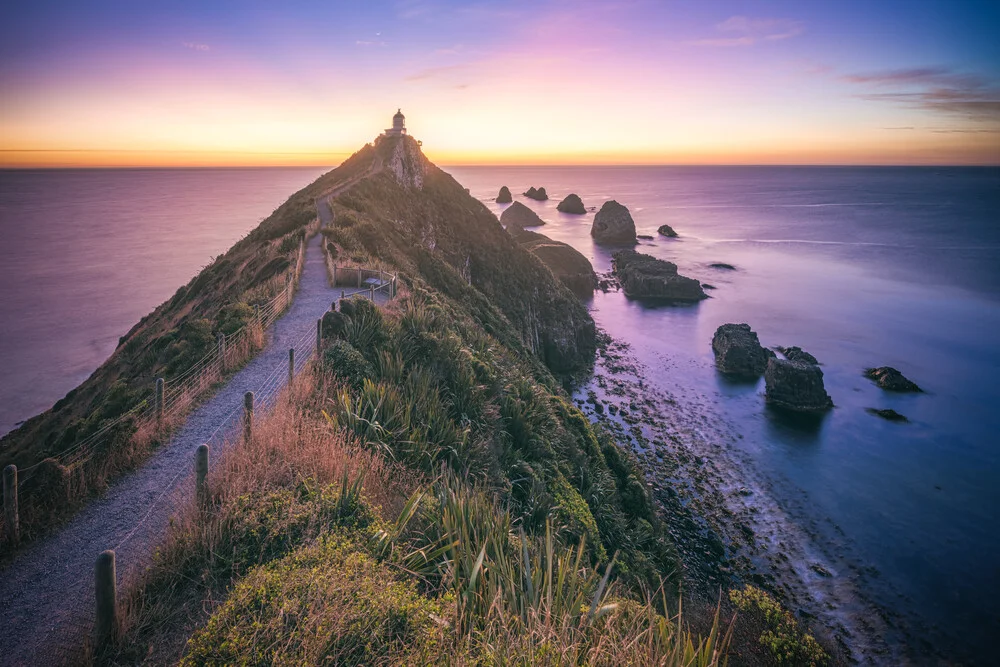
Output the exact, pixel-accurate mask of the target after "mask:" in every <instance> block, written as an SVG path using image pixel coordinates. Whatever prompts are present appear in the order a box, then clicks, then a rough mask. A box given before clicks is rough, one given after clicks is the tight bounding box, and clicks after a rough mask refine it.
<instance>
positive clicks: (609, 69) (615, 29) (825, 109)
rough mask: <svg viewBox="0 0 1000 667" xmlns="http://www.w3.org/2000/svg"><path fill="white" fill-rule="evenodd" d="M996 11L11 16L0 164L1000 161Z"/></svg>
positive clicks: (38, 9) (473, 6)
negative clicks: (377, 147)
mask: <svg viewBox="0 0 1000 667" xmlns="http://www.w3.org/2000/svg"><path fill="white" fill-rule="evenodd" d="M997 35H1000V0H979V1H973V0H944V1H939V0H934V1H931V0H905V1H899V0H878V1H874V0H840V1H837V2H823V1H820V0H795V1H787V2H773V1H772V2H764V1H752V0H728V1H722V0H720V1H706V0H701V1H686V0H684V1H681V0H677V1H672V0H607V1H604V2H584V1H581V0H575V1H571V0H535V1H532V2H521V1H520V0H508V1H505V2H455V1H450V0H441V1H436V0H396V1H392V2H380V1H366V2H338V1H336V0H324V1H322V2H293V1H291V0H289V1H286V2H236V1H230V2H215V1H213V0H193V1H192V0H174V1H172V2H169V3H160V2H158V1H157V0H153V1H151V2H128V3H124V2H105V1H103V0H91V1H88V2H86V3H83V2H78V3H74V2H58V3H56V2H49V1H48V0H33V1H32V2H11V3H4V4H3V7H2V8H0V167H36V166H39V167H45V166H203V165H204V166H209V165H233V166H252V165H263V166H267V165H335V164H337V163H339V162H341V161H342V160H343V159H345V158H346V157H347V156H348V155H349V154H351V153H353V152H354V151H355V150H357V149H358V148H360V147H361V146H362V145H364V143H366V142H369V141H371V140H372V139H374V137H375V136H376V135H377V134H379V133H380V132H381V131H383V130H384V129H385V128H386V127H389V126H390V124H391V116H392V114H393V113H394V112H395V111H396V109H397V108H401V109H402V110H403V112H404V113H405V114H406V117H407V128H408V130H409V132H410V134H412V135H414V136H415V137H416V138H418V139H420V140H421V141H422V142H423V146H424V151H425V153H427V155H428V157H430V158H431V159H432V160H434V161H435V162H438V163H441V164H453V165H458V164H994V165H995V164H1000V38H998V37H997Z"/></svg>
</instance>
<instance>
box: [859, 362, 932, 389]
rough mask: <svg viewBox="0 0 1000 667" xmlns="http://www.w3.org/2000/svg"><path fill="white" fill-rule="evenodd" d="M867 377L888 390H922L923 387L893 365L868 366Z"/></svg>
mask: <svg viewBox="0 0 1000 667" xmlns="http://www.w3.org/2000/svg"><path fill="white" fill-rule="evenodd" d="M865 377H866V378H868V379H869V380H874V381H875V384H877V385H878V386H879V387H881V388H882V389H885V390H886V391H899V392H922V391H923V389H921V388H920V387H918V386H917V384H916V383H915V382H912V381H911V380H908V379H907V378H906V377H905V376H904V375H903V374H902V373H900V372H899V371H897V370H896V369H895V368H892V367H891V366H879V367H878V368H866V369H865Z"/></svg>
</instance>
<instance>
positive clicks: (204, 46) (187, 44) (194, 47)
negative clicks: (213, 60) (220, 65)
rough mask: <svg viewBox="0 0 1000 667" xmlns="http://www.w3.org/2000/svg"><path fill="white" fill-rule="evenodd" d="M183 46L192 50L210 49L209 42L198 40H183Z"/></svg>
mask: <svg viewBox="0 0 1000 667" xmlns="http://www.w3.org/2000/svg"><path fill="white" fill-rule="evenodd" d="M181 46H183V47H184V48H185V49H191V50H192V51H209V50H210V49H209V46H208V44H199V43H198V42H181Z"/></svg>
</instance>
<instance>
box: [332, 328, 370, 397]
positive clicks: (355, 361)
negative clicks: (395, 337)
mask: <svg viewBox="0 0 1000 667" xmlns="http://www.w3.org/2000/svg"><path fill="white" fill-rule="evenodd" d="M327 314H328V315H329V314H331V313H327ZM323 325H324V329H325V328H326V318H325V317H324V320H323ZM323 368H324V370H326V371H327V372H330V373H333V374H334V375H336V376H337V377H339V378H341V379H342V380H344V381H345V382H347V384H348V385H349V386H351V387H352V388H353V389H361V387H362V385H363V384H364V381H365V380H369V379H371V378H372V377H373V376H374V373H375V371H374V369H373V368H372V365H371V364H370V363H368V361H367V360H366V359H365V358H364V356H362V354H361V353H360V352H358V351H357V349H355V348H354V346H353V345H351V344H350V343H348V342H347V341H346V340H335V341H333V343H331V344H329V345H327V347H326V349H324V350H323Z"/></svg>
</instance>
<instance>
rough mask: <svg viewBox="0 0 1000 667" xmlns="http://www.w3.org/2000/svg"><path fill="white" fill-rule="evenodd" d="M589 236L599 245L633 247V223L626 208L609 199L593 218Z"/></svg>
mask: <svg viewBox="0 0 1000 667" xmlns="http://www.w3.org/2000/svg"><path fill="white" fill-rule="evenodd" d="M590 235H591V236H593V237H594V240H595V241H597V242H598V243H601V244H606V245H635V242H636V239H635V221H634V220H632V215H631V214H630V213H629V212H628V209H627V208H625V207H624V206H622V205H621V204H619V203H618V202H616V201H615V200H614V199H611V200H609V201H606V202H604V206H602V207H601V210H600V211H598V212H597V215H595V216H594V225H593V226H592V227H591V228H590Z"/></svg>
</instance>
